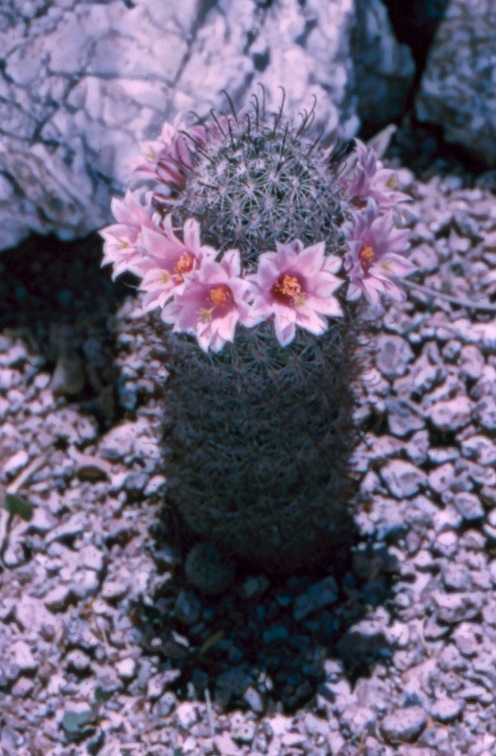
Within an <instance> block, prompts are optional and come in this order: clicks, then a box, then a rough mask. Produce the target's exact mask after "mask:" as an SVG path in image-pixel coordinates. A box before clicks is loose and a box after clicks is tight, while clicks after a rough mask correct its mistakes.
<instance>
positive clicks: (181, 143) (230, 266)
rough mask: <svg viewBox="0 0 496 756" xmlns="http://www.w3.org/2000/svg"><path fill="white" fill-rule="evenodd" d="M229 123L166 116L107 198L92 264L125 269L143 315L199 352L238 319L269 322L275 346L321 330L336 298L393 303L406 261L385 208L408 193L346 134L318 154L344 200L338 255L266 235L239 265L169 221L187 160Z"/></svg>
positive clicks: (227, 334) (194, 231)
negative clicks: (344, 142) (150, 314)
mask: <svg viewBox="0 0 496 756" xmlns="http://www.w3.org/2000/svg"><path fill="white" fill-rule="evenodd" d="M239 118H241V116H240V115H238V117H237V119H236V120H237V122H238V119H239ZM229 129H230V123H229V118H228V117H227V116H220V117H215V116H214V124H213V125H212V126H209V127H207V126H205V125H203V124H199V125H195V126H193V127H190V128H189V129H188V128H186V126H185V125H184V123H183V121H182V119H181V118H177V119H176V121H175V122H174V124H173V125H172V124H169V123H166V124H165V125H164V127H163V129H162V133H161V136H160V138H159V139H158V140H157V141H154V142H147V143H144V144H143V145H142V152H143V156H142V157H141V158H139V159H137V160H136V162H135V166H134V175H133V182H134V183H135V188H134V189H133V190H131V189H130V190H128V191H127V192H126V194H125V196H124V198H123V199H121V200H119V199H114V200H113V201H112V205H111V209H112V213H113V215H114V217H115V219H116V221H117V223H114V224H112V225H109V226H107V227H106V228H104V229H103V230H102V231H101V232H100V233H101V235H102V236H103V239H104V259H103V262H102V265H107V264H111V265H112V266H113V277H114V278H115V277H116V276H117V275H119V274H121V273H123V272H125V271H129V272H131V273H133V274H135V275H136V276H138V277H139V278H140V279H141V281H140V285H139V288H140V290H141V291H142V292H143V310H144V311H145V312H147V311H151V310H154V309H156V308H159V309H160V310H161V317H162V319H163V321H164V322H165V323H167V324H169V325H171V326H172V330H173V331H176V332H182V333H188V334H191V335H194V336H195V337H196V339H197V341H198V344H199V345H200V347H201V348H202V349H203V350H204V351H208V350H209V349H210V350H212V351H213V352H218V351H219V350H220V349H222V347H223V346H224V344H225V343H226V342H232V341H233V340H234V338H235V331H236V328H237V327H238V325H239V326H243V327H247V328H252V327H254V326H256V325H257V324H259V323H261V322H264V321H269V320H270V321H272V322H273V324H274V329H275V335H276V338H277V339H278V341H279V343H280V344H281V345H282V346H286V345H287V344H289V343H290V342H291V341H292V340H293V339H294V337H295V333H296V328H297V327H298V328H302V329H305V330H307V331H309V332H310V333H312V334H314V335H316V336H319V335H321V334H323V333H324V332H325V331H326V329H327V328H328V325H329V323H328V318H339V317H341V316H342V315H343V306H344V305H345V303H346V301H349V302H353V301H357V300H359V299H360V298H363V299H364V300H366V301H367V302H368V303H369V304H370V305H372V306H375V305H377V304H378V303H379V301H380V298H381V297H383V298H391V299H394V300H400V299H402V298H403V296H404V294H403V291H402V289H401V287H400V285H399V280H400V279H401V278H402V277H404V276H406V275H408V274H409V273H411V272H412V271H413V270H414V266H413V264H412V263H411V262H410V261H409V260H408V259H407V257H406V256H405V255H406V254H407V252H408V250H409V244H408V239H407V232H406V231H405V230H401V229H398V228H396V220H397V218H396V214H395V208H396V207H397V205H398V203H400V202H404V201H405V200H408V199H410V198H409V197H408V196H407V195H405V194H404V193H402V192H400V191H399V190H398V189H397V180H396V175H395V172H394V171H392V170H389V169H386V168H384V167H383V165H382V163H381V162H380V160H379V159H378V158H377V155H376V154H375V152H374V150H373V149H372V148H371V147H369V146H367V145H365V144H363V143H362V142H360V141H359V140H357V139H355V140H354V145H353V150H352V152H351V155H348V156H347V157H346V159H344V160H342V161H340V158H339V150H338V149H337V148H336V147H334V148H331V149H329V150H327V151H326V152H325V153H323V155H324V156H325V159H327V160H329V161H331V162H332V161H334V162H335V163H339V170H338V171H337V172H336V178H335V187H334V188H335V190H336V192H337V193H338V195H339V198H340V200H342V201H344V202H345V203H346V207H347V213H346V215H345V218H344V220H343V221H342V222H341V224H340V232H341V240H342V243H341V245H340V251H341V253H340V254H336V250H333V252H332V253H330V252H329V251H326V248H325V243H324V241H322V240H318V239H317V240H315V243H314V244H311V245H310V246H306V247H305V246H304V245H303V243H302V242H301V241H300V240H299V239H293V240H291V241H289V242H288V241H285V242H280V243H279V242H276V244H275V247H276V248H275V249H267V250H263V251H262V252H261V253H260V254H259V256H258V259H257V261H256V263H253V262H249V263H248V264H245V263H244V261H243V259H242V255H241V254H240V251H239V250H238V249H227V250H218V249H214V248H213V247H211V246H208V245H205V244H203V243H202V239H201V236H202V230H201V228H200V223H199V222H198V220H197V219H195V218H193V217H192V218H188V219H187V220H186V221H185V222H184V223H183V225H182V228H181V227H180V226H179V227H174V225H173V222H172V209H173V208H174V205H175V202H176V201H177V199H178V197H180V196H181V193H182V192H183V191H184V189H185V187H186V184H187V181H188V177H189V176H190V175H191V174H192V173H193V172H194V171H195V166H196V164H197V162H198V160H199V157H200V156H201V155H202V154H205V150H206V149H208V146H209V144H212V143H213V142H215V141H216V140H218V139H220V138H221V137H222V136H223V135H224V136H225V132H227V131H228V130H229ZM142 182H144V183H142ZM157 208H159V209H160V211H158V210H157ZM337 274H340V275H337ZM338 290H339V291H338Z"/></svg>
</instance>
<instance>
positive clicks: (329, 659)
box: [133, 523, 395, 714]
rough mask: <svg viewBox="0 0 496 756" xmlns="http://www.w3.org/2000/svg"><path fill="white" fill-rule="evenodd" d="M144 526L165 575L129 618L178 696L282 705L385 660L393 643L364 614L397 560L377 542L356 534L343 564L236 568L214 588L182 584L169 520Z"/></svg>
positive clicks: (227, 705) (267, 707)
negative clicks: (311, 568)
mask: <svg viewBox="0 0 496 756" xmlns="http://www.w3.org/2000/svg"><path fill="white" fill-rule="evenodd" d="M151 535H152V536H153V539H154V543H153V545H152V547H151V549H150V552H151V554H152V556H153V557H154V560H155V562H156V564H157V569H158V571H159V572H161V573H162V577H164V576H165V578H166V579H165V581H164V582H162V586H161V587H160V588H159V589H158V591H157V592H156V594H155V595H154V596H152V597H150V600H148V601H146V602H140V603H137V604H135V605H134V608H133V621H134V622H135V624H136V626H137V627H138V628H139V630H140V632H141V633H142V634H143V647H144V651H145V653H146V654H149V655H151V656H154V657H156V658H158V659H159V660H160V664H159V670H160V673H159V674H161V675H162V676H163V682H164V687H165V688H167V689H168V690H169V691H173V692H174V694H175V695H176V696H177V697H178V698H179V699H180V700H208V699H209V697H211V699H212V701H213V702H214V704H215V705H216V706H217V707H218V708H220V709H221V710H226V709H233V708H238V709H247V708H249V709H252V710H253V711H255V712H256V713H257V714H266V713H271V712H274V711H277V710H281V709H282V710H283V711H285V712H288V713H289V712H293V711H295V710H296V709H298V708H299V707H301V706H302V705H305V704H307V703H309V702H310V701H311V700H312V699H313V698H314V697H315V696H316V695H317V694H320V695H321V696H323V697H324V698H325V699H327V700H328V701H330V702H332V701H333V700H334V695H335V694H334V693H333V691H332V690H331V688H330V687H328V686H327V685H326V683H327V684H329V683H335V682H336V681H337V680H339V679H340V678H342V677H343V675H344V677H345V678H346V679H347V680H348V681H349V683H350V684H351V686H352V687H353V685H354V683H355V682H356V681H357V680H358V679H359V678H362V677H368V676H369V675H370V674H371V671H372V669H373V667H374V666H375V665H376V664H377V663H378V662H379V663H381V664H385V665H387V664H388V661H389V660H390V658H391V656H392V652H393V650H392V648H391V647H390V645H389V643H388V641H387V640H386V638H385V637H384V635H383V633H382V632H381V631H380V630H379V629H378V625H377V623H375V622H374V620H373V619H368V616H369V615H370V613H371V612H372V611H373V610H374V609H375V608H377V607H380V606H381V605H383V604H384V602H386V601H387V600H388V599H389V598H390V596H391V595H392V583H393V579H394V570H395V565H394V561H393V559H392V558H391V556H390V555H389V554H388V551H387V546H386V545H385V544H384V543H382V544H374V543H373V542H371V541H370V542H364V541H362V542H357V541H355V545H354V546H353V548H352V553H351V554H350V559H349V563H348V564H347V565H343V566H342V569H341V572H340V574H337V573H336V572H334V573H332V574H328V575H327V576H326V575H325V574H324V575H320V576H319V577H315V576H294V577H290V578H287V579H285V580H281V581H276V580H274V579H273V578H272V577H271V576H266V575H263V574H257V573H254V572H250V573H247V572H245V571H243V570H241V569H238V571H237V573H236V576H235V579H234V580H233V581H232V583H231V585H230V587H229V588H228V589H227V590H226V591H225V592H224V593H223V594H222V595H220V596H213V597H212V596H202V595H201V594H200V593H199V592H198V591H195V589H194V588H191V587H190V586H188V581H187V578H186V577H185V575H184V571H183V569H182V562H183V560H182V559H181V557H180V551H179V547H178V549H177V553H174V550H172V551H171V550H170V548H169V547H167V546H166V544H170V543H171V531H170V529H169V527H168V526H167V524H165V523H162V524H161V525H160V526H159V527H158V529H157V531H156V532H154V533H151ZM174 565H176V567H174ZM164 573H165V575H164ZM163 699H164V700H165V701H167V696H163ZM161 700H162V699H161Z"/></svg>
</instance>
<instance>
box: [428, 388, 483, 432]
mask: <svg viewBox="0 0 496 756" xmlns="http://www.w3.org/2000/svg"><path fill="white" fill-rule="evenodd" d="M471 412H472V403H471V401H470V399H468V398H467V397H466V396H458V397H456V398H455V399H449V400H443V401H440V402H436V403H435V404H434V405H433V406H432V407H431V409H430V411H429V420H430V422H431V423H432V425H433V426H434V428H436V429H437V430H440V431H450V432H452V431H455V430H460V429H461V428H464V427H465V426H466V425H468V423H469V422H470V419H471ZM495 427H496V426H495Z"/></svg>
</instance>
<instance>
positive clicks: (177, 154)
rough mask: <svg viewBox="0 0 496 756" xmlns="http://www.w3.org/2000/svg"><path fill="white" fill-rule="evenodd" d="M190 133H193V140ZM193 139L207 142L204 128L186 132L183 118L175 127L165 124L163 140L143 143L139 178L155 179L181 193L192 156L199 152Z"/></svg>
mask: <svg viewBox="0 0 496 756" xmlns="http://www.w3.org/2000/svg"><path fill="white" fill-rule="evenodd" d="M187 134H190V136H191V137H192V139H189V138H188V136H187ZM193 140H195V141H197V142H199V143H200V144H203V143H204V142H205V129H204V128H203V127H201V126H193V127H191V128H190V129H188V130H187V131H186V130H185V129H183V128H182V119H181V117H180V116H178V117H177V118H176V119H175V121H174V124H170V123H164V125H163V127H162V133H161V135H160V139H158V140H155V141H152V142H142V143H141V145H140V147H141V150H142V153H143V155H142V157H141V158H139V159H138V160H137V161H136V162H135V166H134V175H135V177H136V178H141V179H154V180H156V181H159V182H161V183H163V184H166V185H167V186H168V187H169V188H170V189H172V190H174V191H181V190H182V189H183V188H184V184H185V182H186V176H187V173H188V171H189V170H190V169H191V167H192V156H193V154H194V152H195V143H194V141H193ZM143 158H144V159H143Z"/></svg>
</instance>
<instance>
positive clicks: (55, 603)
mask: <svg viewBox="0 0 496 756" xmlns="http://www.w3.org/2000/svg"><path fill="white" fill-rule="evenodd" d="M70 599H71V589H70V588H69V586H67V585H57V586H56V587H55V588H52V590H51V591H49V592H48V593H47V594H46V596H45V597H44V599H43V603H44V604H45V606H46V607H47V608H48V609H50V610H51V611H53V612H56V611H62V610H63V609H65V608H66V607H67V605H68V603H69V601H70Z"/></svg>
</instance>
